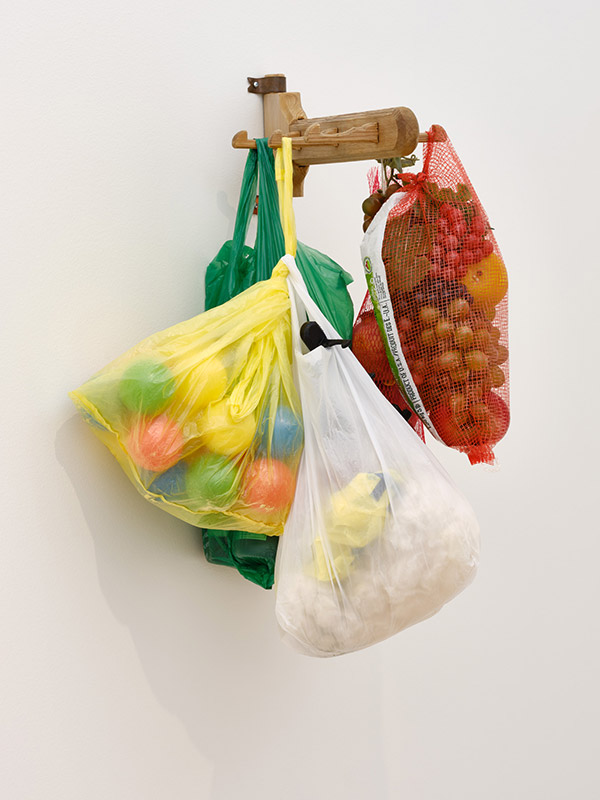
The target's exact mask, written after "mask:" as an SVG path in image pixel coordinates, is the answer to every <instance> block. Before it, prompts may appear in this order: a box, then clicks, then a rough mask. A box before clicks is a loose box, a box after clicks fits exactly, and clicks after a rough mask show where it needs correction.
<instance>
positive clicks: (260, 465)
mask: <svg viewBox="0 0 600 800" xmlns="http://www.w3.org/2000/svg"><path fill="white" fill-rule="evenodd" d="M295 489H296V478H295V476H294V473H293V472H292V471H291V470H290V469H289V467H287V466H286V465H285V464H284V463H283V462H281V461H277V460H276V459H268V458H259V459H257V460H256V461H254V462H253V463H252V464H251V465H250V467H249V468H248V470H247V471H246V474H245V476H244V480H243V488H242V500H243V501H244V502H245V503H246V504H247V505H248V506H250V507H251V509H252V512H253V514H254V515H256V514H257V513H258V514H259V515H260V516H264V517H273V516H276V517H278V516H279V515H280V514H281V512H283V511H284V510H285V509H287V508H288V506H290V505H291V502H292V500H293V499H294V491H295Z"/></svg>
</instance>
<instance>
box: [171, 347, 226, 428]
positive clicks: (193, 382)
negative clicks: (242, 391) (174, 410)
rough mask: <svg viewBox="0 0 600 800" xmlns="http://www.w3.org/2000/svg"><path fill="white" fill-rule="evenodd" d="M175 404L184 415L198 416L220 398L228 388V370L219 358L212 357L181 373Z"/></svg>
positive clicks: (180, 414)
mask: <svg viewBox="0 0 600 800" xmlns="http://www.w3.org/2000/svg"><path fill="white" fill-rule="evenodd" d="M175 374H176V381H177V389H176V391H175V395H174V397H173V404H174V405H175V404H176V405H177V406H178V407H179V408H178V411H179V414H178V416H183V417H188V418H189V417H196V416H198V414H200V413H201V412H202V411H203V410H204V409H205V408H206V406H207V405H209V403H214V402H215V401H217V400H220V399H221V398H222V397H223V395H224V394H225V390H226V389H227V370H226V369H225V367H224V366H223V363H222V361H221V360H220V359H219V358H211V359H210V360H209V361H204V362H203V363H202V364H199V365H198V366H197V367H194V368H193V369H190V370H187V371H185V372H183V373H182V374H180V375H177V373H175Z"/></svg>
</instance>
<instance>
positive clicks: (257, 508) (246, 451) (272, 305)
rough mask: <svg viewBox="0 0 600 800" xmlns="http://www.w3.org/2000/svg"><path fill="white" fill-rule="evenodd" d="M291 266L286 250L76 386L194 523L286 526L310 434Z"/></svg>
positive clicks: (85, 405)
mask: <svg viewBox="0 0 600 800" xmlns="http://www.w3.org/2000/svg"><path fill="white" fill-rule="evenodd" d="M287 273H288V270H287V267H286V266H285V264H283V263H282V262H280V263H279V264H278V265H277V266H276V267H275V269H274V270H273V273H272V276H271V278H270V279H269V280H267V281H262V282H260V283H257V284H255V285H254V286H251V287H250V288H249V289H247V290H246V291H245V292H242V294H239V295H237V296H236V297H234V298H233V299H231V300H229V301H228V302H227V303H225V304H223V305H222V306H218V307H217V308H213V309H211V310H210V311H206V312H205V313H204V314H200V315H198V316H197V317H194V318H193V319H190V320H187V321H186V322H182V323H180V324H178V325H175V326H174V327H172V328H168V329H167V330H165V331H162V332H160V333H156V334H154V335H153V336H150V337H149V338H147V339H145V340H144V341H143V342H141V343H140V344H138V345H137V346H136V347H133V348H132V349H131V350H128V351H127V352H126V353H125V354H124V355H122V356H121V357H120V358H118V359H116V360H115V361H113V362H112V363H111V364H109V365H108V366H107V367H105V368H104V369H103V370H101V371H100V372H99V373H97V374H96V375H95V376H94V377H92V378H91V379H90V380H89V381H87V383H85V384H83V386H81V387H80V388H79V389H78V390H76V391H74V392H71V395H70V396H71V398H72V400H73V402H74V403H75V405H76V406H77V407H78V408H79V410H80V411H81V413H82V415H83V416H84V418H85V419H86V420H87V421H88V422H89V423H90V425H91V426H92V428H93V430H94V432H95V433H96V435H97V436H98V437H99V438H100V439H101V441H102V442H104V444H105V445H106V446H107V447H108V448H109V450H110V451H111V452H112V454H113V455H114V456H115V458H116V459H117V461H118V462H119V464H120V465H121V467H122V468H123V469H124V471H125V473H126V474H127V475H128V477H129V478H130V480H131V481H132V483H133V484H134V485H135V486H136V488H137V489H138V491H139V492H141V494H142V495H143V496H144V497H146V499H148V500H149V501H150V502H152V503H155V504H156V505H158V506H160V507H161V508H163V509H164V510H165V511H168V512H169V513H170V514H173V515H174V516H176V517H179V518H180V519H182V520H185V521H186V522H190V523H191V524H193V525H196V526H200V527H210V528H218V529H225V530H234V529H239V530H245V531H250V532H253V533H264V534H268V535H271V536H273V535H279V534H281V533H282V531H283V523H284V521H285V519H286V517H287V515H288V512H289V508H290V505H291V502H292V499H293V496H294V491H295V485H296V473H297V469H298V463H299V460H300V454H301V450H302V444H303V430H302V422H301V419H302V416H301V410H300V404H299V401H298V396H297V394H296V389H295V387H294V383H293V379H292V369H291V360H292V349H291V318H290V298H289V293H288V288H287V284H286V276H287Z"/></svg>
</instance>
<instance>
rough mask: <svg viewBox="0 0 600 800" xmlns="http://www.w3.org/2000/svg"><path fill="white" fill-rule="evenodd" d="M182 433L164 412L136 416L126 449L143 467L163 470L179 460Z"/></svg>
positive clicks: (153, 470) (157, 470)
mask: <svg viewBox="0 0 600 800" xmlns="http://www.w3.org/2000/svg"><path fill="white" fill-rule="evenodd" d="M183 444H184V439H183V433H182V432H181V429H180V427H179V425H178V424H177V423H176V422H174V421H173V420H172V419H171V418H170V417H169V416H167V414H161V415H160V416H158V417H151V418H149V417H138V418H137V419H136V421H135V422H134V423H133V425H132V426H131V428H130V430H129V435H128V437H127V444H126V446H127V450H128V452H129V455H130V456H131V458H132V459H133V461H135V463H136V464H137V465H138V467H141V468H142V469H147V470H150V471H151V472H163V471H164V470H166V469H169V467H172V466H173V465H174V464H176V463H177V462H178V461H179V458H180V456H181V451H182V450H183Z"/></svg>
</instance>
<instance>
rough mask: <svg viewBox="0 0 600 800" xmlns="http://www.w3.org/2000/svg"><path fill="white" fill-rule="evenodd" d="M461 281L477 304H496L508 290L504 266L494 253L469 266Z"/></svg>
mask: <svg viewBox="0 0 600 800" xmlns="http://www.w3.org/2000/svg"><path fill="white" fill-rule="evenodd" d="M461 282H462V283H463V284H464V286H466V288H467V290H468V292H469V294H470V295H471V296H472V298H473V302H474V304H475V305H477V306H483V307H485V306H496V305H498V303H499V302H500V301H501V300H502V298H503V297H504V295H505V294H506V292H507V290H508V275H507V273H506V267H505V266H504V262H503V261H502V259H501V258H500V256H498V255H496V254H495V253H492V254H491V255H489V256H486V258H484V259H483V260H482V261H479V262H478V263H477V264H473V265H472V266H470V267H469V269H468V270H467V274H466V275H465V276H464V278H462V281H461Z"/></svg>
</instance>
